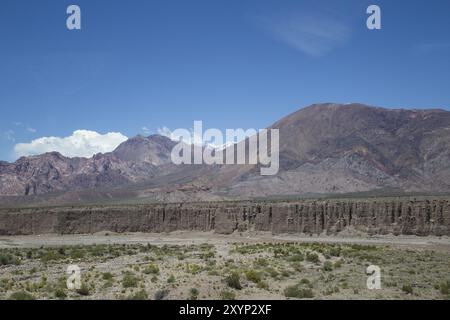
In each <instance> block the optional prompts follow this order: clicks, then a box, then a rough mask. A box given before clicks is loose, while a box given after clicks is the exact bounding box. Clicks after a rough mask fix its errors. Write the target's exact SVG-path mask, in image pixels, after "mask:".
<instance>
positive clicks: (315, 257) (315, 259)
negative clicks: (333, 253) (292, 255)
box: [306, 252, 320, 263]
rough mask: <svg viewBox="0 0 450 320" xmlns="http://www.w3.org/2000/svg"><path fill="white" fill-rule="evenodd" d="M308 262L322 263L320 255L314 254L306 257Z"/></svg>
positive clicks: (309, 253) (311, 253)
mask: <svg viewBox="0 0 450 320" xmlns="http://www.w3.org/2000/svg"><path fill="white" fill-rule="evenodd" d="M306 260H307V261H309V262H312V263H319V262H320V259H319V255H318V254H317V253H314V252H308V254H307V255H306Z"/></svg>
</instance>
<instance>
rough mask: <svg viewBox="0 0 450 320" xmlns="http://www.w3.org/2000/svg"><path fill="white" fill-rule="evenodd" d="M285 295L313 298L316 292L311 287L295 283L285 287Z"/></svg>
mask: <svg viewBox="0 0 450 320" xmlns="http://www.w3.org/2000/svg"><path fill="white" fill-rule="evenodd" d="M284 295H285V296H286V297H288V298H298V299H311V298H314V293H313V291H312V290H311V288H302V287H301V286H300V285H293V286H289V287H286V289H284Z"/></svg>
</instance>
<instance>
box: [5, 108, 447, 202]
mask: <svg viewBox="0 0 450 320" xmlns="http://www.w3.org/2000/svg"><path fill="white" fill-rule="evenodd" d="M269 128H271V129H279V135H280V170H279V172H278V174H277V175H274V176H261V175H260V174H259V167H258V165H188V164H184V165H175V164H173V163H172V162H171V158H170V153H171V150H172V148H173V146H174V145H175V144H176V142H174V141H172V140H170V139H169V138H167V137H164V136H160V135H151V136H149V137H144V136H136V137H133V138H130V139H129V140H127V141H125V142H124V143H122V144H121V145H119V146H118V147H117V148H116V149H115V150H114V151H112V152H110V153H105V154H97V155H94V156H93V157H91V158H68V157H64V156H63V155H61V154H59V153H57V152H51V153H46V154H42V155H37V156H30V157H22V158H20V159H18V160H17V161H16V162H14V163H8V162H0V203H1V204H2V205H13V204H17V203H21V204H24V203H25V204H26V203H30V204H31V203H46V204H49V203H50V204H59V203H80V202H103V201H108V202H109V201H117V202H121V201H122V202H123V201H132V202H149V201H150V202H153V201H171V202H175V201H204V200H222V199H242V198H261V197H286V196H307V195H330V194H345V193H355V192H385V193H389V192H400V193H405V192H426V193H442V192H449V191H450V112H449V111H445V110H440V109H424V110H415V109H414V110H408V109H384V108H379V107H371V106H366V105H362V104H345V105H343V104H335V103H327V104H314V105H311V106H308V107H305V108H302V109H300V110H298V111H297V112H295V113H293V114H290V115H288V116H286V117H284V118H283V119H281V120H279V121H277V122H275V123H274V124H273V125H272V126H270V127H269ZM241 143H246V142H245V141H244V142H241ZM233 147H234V146H233Z"/></svg>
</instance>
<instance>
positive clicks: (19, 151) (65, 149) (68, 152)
mask: <svg viewBox="0 0 450 320" xmlns="http://www.w3.org/2000/svg"><path fill="white" fill-rule="evenodd" d="M127 139H128V138H127V137H126V136H124V135H123V134H121V133H120V132H108V133H106V134H100V133H98V132H95V131H89V130H77V131H74V132H73V134H72V135H71V136H68V137H62V138H61V137H42V138H39V139H36V140H33V141H31V142H29V143H18V144H16V145H15V146H14V153H15V155H16V156H17V157H22V156H30V155H36V154H42V153H46V152H52V151H57V152H59V153H61V154H62V155H64V156H66V157H91V156H93V155H94V154H96V153H100V152H101V153H105V152H110V151H113V150H114V149H115V148H116V147H117V146H118V145H119V144H121V143H122V142H124V141H126V140H127Z"/></svg>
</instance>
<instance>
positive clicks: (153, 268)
mask: <svg viewBox="0 0 450 320" xmlns="http://www.w3.org/2000/svg"><path fill="white" fill-rule="evenodd" d="M142 272H143V273H145V274H159V267H158V266H157V265H156V264H153V263H152V264H149V265H148V266H146V267H145V268H144V270H143V271H142Z"/></svg>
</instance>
